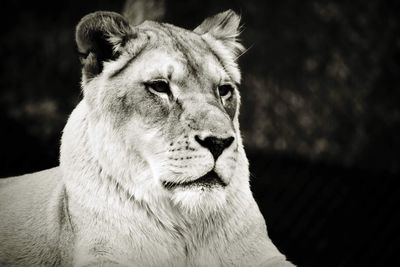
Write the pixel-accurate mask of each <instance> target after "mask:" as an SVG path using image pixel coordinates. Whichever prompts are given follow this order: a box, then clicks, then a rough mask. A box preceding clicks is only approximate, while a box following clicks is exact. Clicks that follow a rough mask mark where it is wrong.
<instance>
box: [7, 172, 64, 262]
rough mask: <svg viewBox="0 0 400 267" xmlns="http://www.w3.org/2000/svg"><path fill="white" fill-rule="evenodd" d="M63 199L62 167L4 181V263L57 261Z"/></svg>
mask: <svg viewBox="0 0 400 267" xmlns="http://www.w3.org/2000/svg"><path fill="white" fill-rule="evenodd" d="M63 196H64V188H63V185H62V182H61V171H60V168H59V167H56V168H52V169H48V170H44V171H40V172H36V173H31V174H26V175H22V176H16V177H10V178H6V179H2V180H0V213H1V220H0V262H2V263H3V262H5V263H7V264H10V265H13V266H14V265H27V264H28V265H38V264H39V265H40V264H41V263H44V262H49V263H50V262H52V263H54V262H55V261H56V260H57V259H56V258H57V256H56V255H57V253H56V252H55V251H54V249H55V248H57V245H56V243H57V242H58V241H57V240H58V231H59V229H60V225H61V224H60V222H61V221H60V218H61V217H62V216H61V215H62V214H61V213H62V212H63V210H62V208H63V201H64V200H63ZM51 247H53V249H49V248H51ZM21 255H22V256H21ZM36 261H38V262H36Z"/></svg>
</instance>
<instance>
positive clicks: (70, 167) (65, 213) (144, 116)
mask: <svg viewBox="0 0 400 267" xmlns="http://www.w3.org/2000/svg"><path fill="white" fill-rule="evenodd" d="M238 27H239V17H238V16H237V15H236V14H235V13H234V12H233V11H226V12H223V13H220V14H217V15H216V16H213V17H211V18H208V19H206V20H205V21H204V22H203V23H202V24H201V25H200V26H198V27H197V28H196V29H195V30H194V31H189V30H185V29H182V28H178V27H175V26H173V25H169V24H163V23H156V22H151V21H147V22H144V23H142V24H141V25H139V26H132V25H129V23H128V22H127V21H126V20H125V19H124V18H123V17H122V16H121V15H119V14H117V13H113V12H96V13H93V14H89V15H87V16H85V17H84V18H83V19H82V20H81V21H80V23H79V24H78V26H77V29H76V43H77V47H78V49H79V52H80V54H81V56H82V64H83V67H82V89H83V94H84V97H83V100H82V101H81V102H80V103H79V104H78V106H77V107H76V108H75V110H74V111H73V112H72V114H71V116H70V118H69V120H68V123H67V125H66V127H65V129H64V133H63V137H62V141H61V156H60V167H57V168H53V169H49V170H45V171H42V172H37V173H33V174H28V175H24V176H20V177H14V178H9V179H4V180H2V181H1V183H0V184H1V190H0V200H1V202H0V212H1V223H0V265H1V266H38V265H40V266H71V265H74V266H98V265H102V266H293V265H292V264H291V263H289V262H287V261H286V260H285V257H284V256H283V255H282V254H281V253H280V252H279V251H278V250H277V248H276V247H275V246H274V245H273V243H272V242H271V240H270V239H269V238H268V235H267V231H266V226H265V222H264V219H263V217H262V215H261V213H260V211H259V209H258V207H257V204H256V202H255V201H254V199H253V196H252V193H251V191H250V187H249V171H248V161H247V159H246V156H245V152H244V150H243V145H242V140H241V136H240V131H239V123H238V114H239V103H240V96H239V91H238V89H237V87H238V85H239V83H240V72H239V69H238V66H237V64H236V61H235V60H236V59H237V56H238V53H239V52H240V51H241V49H242V46H241V45H240V44H239V43H238V41H237V36H238V33H239V32H238Z"/></svg>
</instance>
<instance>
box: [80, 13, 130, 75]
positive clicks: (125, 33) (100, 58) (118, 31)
mask: <svg viewBox="0 0 400 267" xmlns="http://www.w3.org/2000/svg"><path fill="white" fill-rule="evenodd" d="M133 37H135V33H134V31H133V29H132V28H131V27H130V25H129V23H128V21H127V20H126V19H125V18H124V17H122V16H121V15H119V14H118V13H114V12H106V11H100V12H94V13H91V14H88V15H86V16H85V17H83V18H82V19H81V21H80V22H79V24H78V26H77V27H76V33H75V39H76V44H77V47H78V51H79V53H80V55H81V62H82V65H83V69H82V75H83V80H90V79H91V78H93V77H95V76H96V75H98V74H99V73H101V72H102V70H103V63H104V62H105V61H108V60H114V59H116V58H117V57H118V56H119V55H120V52H121V48H122V47H123V46H124V45H125V43H126V42H127V41H128V40H129V39H130V38H133Z"/></svg>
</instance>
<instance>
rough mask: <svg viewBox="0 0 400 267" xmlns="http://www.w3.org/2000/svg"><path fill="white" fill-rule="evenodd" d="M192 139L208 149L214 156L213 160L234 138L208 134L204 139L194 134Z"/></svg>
mask: <svg viewBox="0 0 400 267" xmlns="http://www.w3.org/2000/svg"><path fill="white" fill-rule="evenodd" d="M194 139H195V140H196V141H197V142H198V143H199V144H200V145H202V146H204V147H205V148H207V149H208V150H210V152H211V154H212V155H213V157H214V160H217V158H218V157H219V156H220V155H221V154H222V152H223V151H224V150H225V149H226V148H228V147H229V146H230V145H231V144H232V142H233V140H234V139H235V138H233V137H232V136H231V137H228V138H218V137H215V136H208V137H206V138H204V139H201V138H200V136H198V135H196V136H195V137H194Z"/></svg>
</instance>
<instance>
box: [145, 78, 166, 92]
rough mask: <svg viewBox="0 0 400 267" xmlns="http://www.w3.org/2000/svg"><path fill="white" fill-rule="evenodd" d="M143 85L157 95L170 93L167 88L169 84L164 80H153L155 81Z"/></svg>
mask: <svg viewBox="0 0 400 267" xmlns="http://www.w3.org/2000/svg"><path fill="white" fill-rule="evenodd" d="M145 85H146V87H147V88H148V89H150V90H152V91H155V92H157V93H164V94H168V93H170V92H171V90H170V88H169V83H168V82H167V81H164V80H155V81H150V82H146V83H145Z"/></svg>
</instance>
